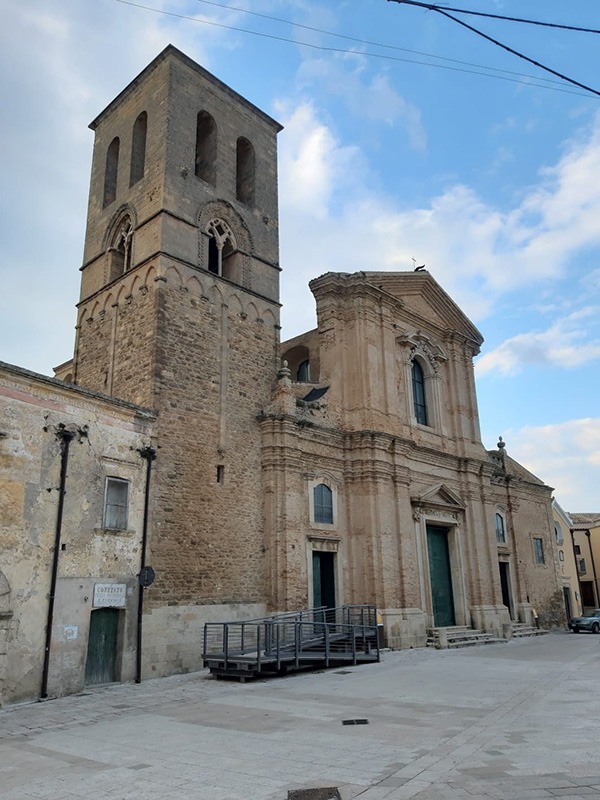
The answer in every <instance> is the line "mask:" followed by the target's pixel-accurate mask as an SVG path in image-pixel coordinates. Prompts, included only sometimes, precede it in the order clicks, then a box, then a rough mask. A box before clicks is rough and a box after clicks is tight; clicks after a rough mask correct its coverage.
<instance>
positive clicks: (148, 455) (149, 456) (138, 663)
mask: <svg viewBox="0 0 600 800" xmlns="http://www.w3.org/2000/svg"><path fill="white" fill-rule="evenodd" d="M138 453H139V454H140V456H141V458H143V459H144V460H145V461H146V488H145V491H144V522H143V526H142V554H141V558H140V573H141V571H142V570H143V569H144V567H145V566H146V546H147V543H148V507H149V505H150V476H151V474H152V462H153V461H154V459H155V458H156V450H155V449H154V448H153V447H144V448H142V449H141V450H138ZM143 612H144V586H142V583H141V580H140V581H139V587H138V614H137V646H136V660H135V682H136V683H141V682H142V615H143Z"/></svg>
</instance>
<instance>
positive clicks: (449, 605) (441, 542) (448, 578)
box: [427, 525, 456, 628]
mask: <svg viewBox="0 0 600 800" xmlns="http://www.w3.org/2000/svg"><path fill="white" fill-rule="evenodd" d="M427 550H428V552H429V579H430V583H431V601H432V605H433V621H434V625H435V626H436V627H437V628H446V627H448V626H450V625H456V617H455V615H454V594H453V591H452V571H451V569H450V550H449V547H448V529H447V528H443V527H441V526H439V525H428V526H427Z"/></svg>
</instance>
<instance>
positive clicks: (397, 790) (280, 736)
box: [0, 633, 600, 800]
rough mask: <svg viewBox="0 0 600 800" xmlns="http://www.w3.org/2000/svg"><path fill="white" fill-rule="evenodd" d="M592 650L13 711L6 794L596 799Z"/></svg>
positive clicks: (545, 649)
mask: <svg viewBox="0 0 600 800" xmlns="http://www.w3.org/2000/svg"><path fill="white" fill-rule="evenodd" d="M599 644H600V637H597V636H594V635H591V634H590V635H584V634H582V635H579V636H575V635H572V634H567V633H557V634H549V635H547V636H543V637H537V638H535V639H526V640H520V641H512V642H509V643H508V644H497V645H486V646H479V647H475V648H468V649H463V650H446V651H436V650H430V649H425V650H412V651H407V652H401V653H384V654H383V661H382V663H381V664H370V665H365V666H360V667H351V668H348V669H334V670H329V671H323V672H316V673H305V674H299V675H293V676H288V677H286V678H278V679H272V680H268V681H267V680H265V681H263V680H261V681H255V682H252V683H246V684H239V683H235V682H229V681H215V680H213V679H210V678H209V677H208V676H207V674H206V673H205V672H199V673H194V674H191V675H180V676H175V677H172V678H163V679H156V680H149V681H147V682H145V683H143V684H141V685H139V686H135V685H113V686H109V687H102V688H98V689H95V690H93V691H86V692H85V693H83V694H82V695H78V696H76V697H66V698H62V699H58V700H52V701H46V702H43V703H32V704H28V705H21V706H16V707H12V708H8V709H4V710H3V711H1V712H0V798H1V800H34V798H35V800H38V799H39V798H44V800H73V798H77V800H88V798H89V800H91V798H94V800H129V799H130V798H144V800H145V798H161V800H171V799H173V800H192V799H193V800H286V799H287V796H288V790H290V789H300V788H310V787H328V786H330V787H334V786H335V787H338V790H339V794H340V797H341V798H342V800H352V799H353V798H360V800H383V798H385V799H386V800H400V799H401V798H418V799H419V800H447V799H448V798H450V799H452V800H454V799H455V798H468V799H469V800H476V799H477V798H480V799H481V800H535V799H537V798H553V797H554V798H562V799H563V800H574V798H587V799H588V800H589V798H594V797H598V798H600V693H599V692H598V691H597V689H596V686H597V684H598V679H599V669H598V666H599V659H600V649H599V646H598V645H599ZM348 719H367V720H368V724H363V725H342V721H343V720H348Z"/></svg>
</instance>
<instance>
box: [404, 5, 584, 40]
mask: <svg viewBox="0 0 600 800" xmlns="http://www.w3.org/2000/svg"><path fill="white" fill-rule="evenodd" d="M390 1H391V2H394V3H402V4H404V5H410V6H415V5H419V6H422V7H423V8H427V9H429V10H430V11H437V10H438V8H437V6H435V5H430V4H429V3H411V2H409V0H388V2H390ZM444 11H453V12H454V13H455V14H471V15H472V16H475V17H490V18H491V19H503V20H506V21H507V22H524V23H526V24H527V25H539V26H541V27H543V28H559V29H560V30H563V31H576V32H577V33H600V30H596V29H595V28H580V27H579V26H577V25H563V24H561V23H559V22H542V21H541V20H539V19H523V18H522V17H505V16H504V15H503V14H491V13H489V12H487V11H471V10H468V9H466V8H452V7H451V6H444Z"/></svg>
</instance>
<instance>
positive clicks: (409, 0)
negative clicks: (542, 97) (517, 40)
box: [388, 0, 600, 97]
mask: <svg viewBox="0 0 600 800" xmlns="http://www.w3.org/2000/svg"><path fill="white" fill-rule="evenodd" d="M388 2H392V3H399V4H402V5H408V6H418V7H419V8H426V9H427V10H428V11H437V12H438V14H441V15H442V16H444V17H447V18H448V19H450V20H452V22H456V23H457V24H458V25H462V27H463V28H467V30H470V31H472V32H473V33H476V34H477V35H478V36H481V37H482V38H483V39H487V41H488V42H492V44H495V45H496V46H497V47H501V48H502V49H503V50H506V51H507V52H508V53H512V55H515V56H518V57H519V58H522V59H523V60H524V61H527V62H528V63H529V64H533V65H534V66H536V67H539V68H540V69H543V70H544V71H545V72H549V73H550V74H551V75H556V77H557V78H561V79H562V80H563V81H566V82H567V83H570V84H572V85H573V86H578V87H579V88H580V89H585V91H586V92H591V93H592V94H595V95H596V96H597V97H600V91H597V90H596V89H592V87H591V86H586V84H585V83H580V82H579V81H576V80H575V79H574V78H569V77H567V75H563V74H562V72H557V71H556V70H555V69H552V68H551V67H547V66H545V65H544V64H541V63H540V62H539V61H536V60H535V59H533V58H529V56H526V55H525V54H524V53H520V52H519V51H518V50H515V49H514V48H512V47H509V46H508V45H507V44H503V43H502V42H500V41H498V39H494V38H493V37H492V36H488V35H487V33H484V32H483V31H480V30H478V29H477V28H474V27H473V26H472V25H469V24H468V23H466V22H464V21H463V20H462V19H458V18H457V17H453V16H452V14H448V12H447V11H446V10H445V9H444V8H441V7H440V6H436V5H431V4H430V3H420V2H417V0H388Z"/></svg>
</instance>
